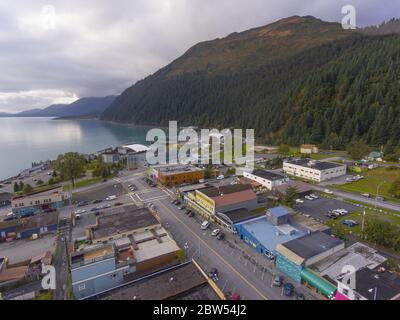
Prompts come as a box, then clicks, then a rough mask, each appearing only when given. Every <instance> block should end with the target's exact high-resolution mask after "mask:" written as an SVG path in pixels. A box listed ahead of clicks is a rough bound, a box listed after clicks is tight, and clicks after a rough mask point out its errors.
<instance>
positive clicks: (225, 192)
mask: <svg viewBox="0 0 400 320" xmlns="http://www.w3.org/2000/svg"><path fill="white" fill-rule="evenodd" d="M185 201H186V203H187V205H188V207H190V208H192V209H193V210H195V211H197V212H198V213H200V214H202V215H203V216H204V217H206V218H207V219H213V220H214V219H215V215H216V214H217V212H220V213H224V212H227V211H232V210H236V209H247V210H248V211H253V210H255V209H257V208H258V200H257V196H256V194H255V193H254V191H253V190H252V188H251V186H250V185H241V184H237V185H227V186H220V187H209V188H206V189H202V190H196V191H195V192H194V193H189V194H188V196H187V197H185Z"/></svg>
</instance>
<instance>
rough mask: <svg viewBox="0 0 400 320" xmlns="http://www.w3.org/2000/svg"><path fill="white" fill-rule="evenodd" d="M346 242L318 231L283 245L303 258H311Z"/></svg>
mask: <svg viewBox="0 0 400 320" xmlns="http://www.w3.org/2000/svg"><path fill="white" fill-rule="evenodd" d="M343 243H344V242H343V241H342V240H340V239H337V238H334V237H332V236H329V235H327V234H326V233H323V232H320V231H317V232H314V233H311V234H309V235H306V236H304V237H301V238H298V239H295V240H292V241H289V242H286V243H285V244H283V246H284V247H285V248H287V249H289V250H290V251H292V252H294V253H295V254H297V255H298V256H299V257H302V258H303V259H309V258H312V257H315V256H316V255H318V254H321V253H323V252H325V251H327V250H329V249H332V248H335V247H337V246H339V245H341V244H343Z"/></svg>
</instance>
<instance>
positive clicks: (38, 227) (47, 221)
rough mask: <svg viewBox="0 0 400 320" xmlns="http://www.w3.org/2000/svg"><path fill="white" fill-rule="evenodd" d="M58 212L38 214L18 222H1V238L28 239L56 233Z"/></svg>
mask: <svg viewBox="0 0 400 320" xmlns="http://www.w3.org/2000/svg"><path fill="white" fill-rule="evenodd" d="M57 226H58V212H57V211H56V212H49V213H45V214H38V215H35V216H32V217H26V218H22V219H18V220H11V221H3V222H0V238H2V239H6V238H15V239H26V238H29V237H31V236H32V235H33V234H37V235H41V234H46V233H51V232H56V231H57Z"/></svg>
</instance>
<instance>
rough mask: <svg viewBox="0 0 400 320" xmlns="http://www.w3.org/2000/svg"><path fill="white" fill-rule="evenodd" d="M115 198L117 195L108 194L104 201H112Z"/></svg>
mask: <svg viewBox="0 0 400 320" xmlns="http://www.w3.org/2000/svg"><path fill="white" fill-rule="evenodd" d="M116 199H117V196H109V197H107V198H106V201H113V200H116Z"/></svg>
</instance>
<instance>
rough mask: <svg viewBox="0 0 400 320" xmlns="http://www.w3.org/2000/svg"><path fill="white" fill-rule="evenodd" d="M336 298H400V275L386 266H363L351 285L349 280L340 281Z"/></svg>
mask: <svg viewBox="0 0 400 320" xmlns="http://www.w3.org/2000/svg"><path fill="white" fill-rule="evenodd" d="M350 282H352V281H350ZM336 299H337V300H400V277H399V276H398V275H396V274H394V273H392V272H389V271H387V270H385V269H384V268H380V269H378V270H371V269H369V268H363V269H361V270H358V271H356V273H355V276H354V281H353V284H352V285H351V286H350V285H349V284H348V283H347V281H343V282H342V281H341V280H339V281H338V290H337V294H336Z"/></svg>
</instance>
